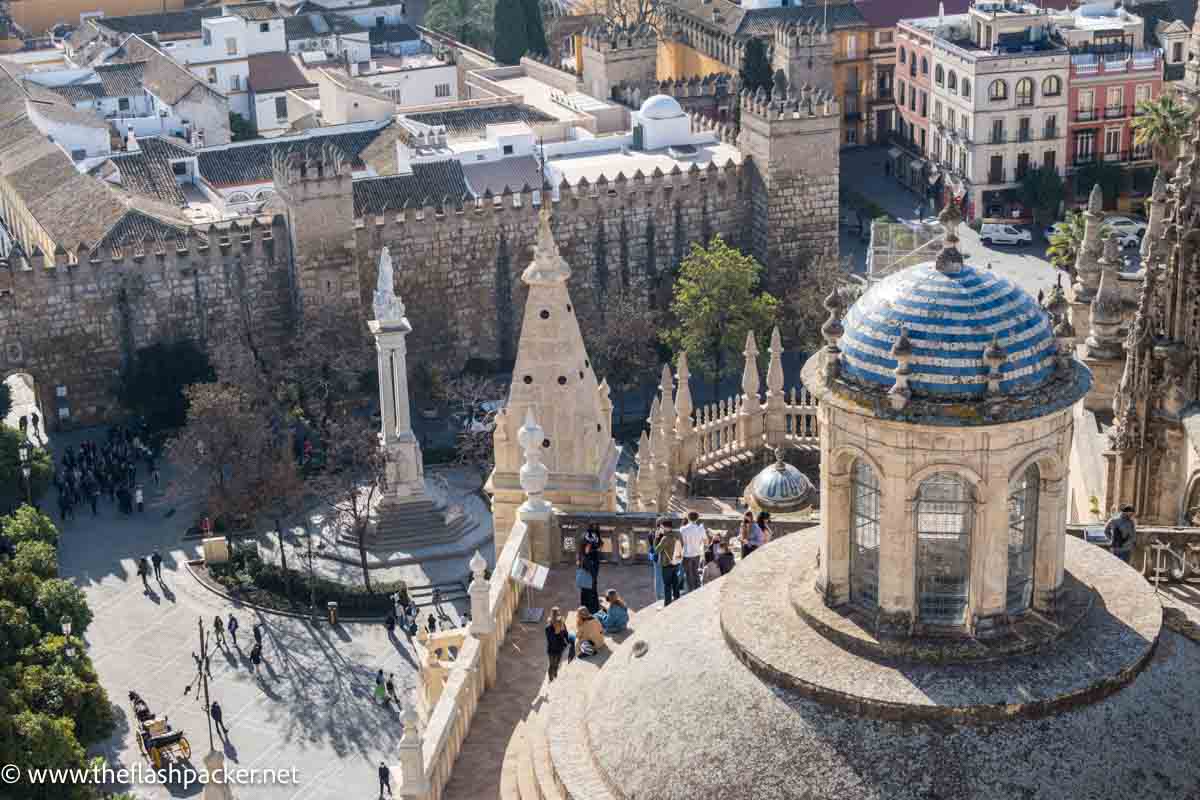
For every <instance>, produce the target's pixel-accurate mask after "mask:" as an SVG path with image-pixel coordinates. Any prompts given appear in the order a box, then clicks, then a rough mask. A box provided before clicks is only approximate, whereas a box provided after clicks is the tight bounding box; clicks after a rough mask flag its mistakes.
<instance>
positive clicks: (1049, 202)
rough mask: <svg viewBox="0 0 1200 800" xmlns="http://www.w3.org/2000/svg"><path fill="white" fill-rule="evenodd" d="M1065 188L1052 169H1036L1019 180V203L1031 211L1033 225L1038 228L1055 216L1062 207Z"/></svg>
mask: <svg viewBox="0 0 1200 800" xmlns="http://www.w3.org/2000/svg"><path fill="white" fill-rule="evenodd" d="M1065 194H1066V187H1065V186H1064V184H1063V179H1062V178H1061V177H1059V174H1058V171H1057V170H1055V169H1054V168H1053V167H1038V168H1036V169H1031V170H1029V171H1028V172H1026V173H1025V177H1023V178H1021V202H1022V203H1024V204H1025V207H1026V208H1030V209H1033V218H1034V222H1035V224H1036V225H1037V226H1038V227H1039V228H1040V227H1042V226H1044V225H1046V224H1047V223H1049V222H1050V221H1051V220H1053V219H1054V218H1055V217H1056V216H1058V208H1059V206H1061V205H1062V201H1063V197H1064V195H1065Z"/></svg>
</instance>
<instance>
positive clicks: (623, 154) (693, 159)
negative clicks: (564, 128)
mask: <svg viewBox="0 0 1200 800" xmlns="http://www.w3.org/2000/svg"><path fill="white" fill-rule="evenodd" d="M692 146H693V147H695V148H696V152H695V153H694V154H692V155H686V156H685V155H680V156H675V155H672V154H671V152H670V149H662V150H653V151H636V150H628V151H622V150H621V149H620V148H619V147H616V146H615V147H614V148H613V149H611V150H602V151H599V152H595V153H580V154H578V155H563V156H555V155H551V156H550V158H549V165H550V168H551V170H552V172H553V181H552V182H553V183H554V184H555V185H557V184H558V183H560V182H561V181H562V179H563V178H566V180H567V182H568V183H570V184H571V185H574V184H576V183H578V182H579V181H580V180H581V179H584V178H586V179H587V180H588V182H589V183H595V182H596V180H597V179H599V178H600V176H601V175H603V176H605V177H606V178H607V179H608V180H610V181H611V180H613V179H615V178H616V177H617V174H618V173H624V175H625V177H626V178H632V177H633V175H634V174H635V173H636V172H637V171H638V170H641V171H642V173H644V174H645V175H647V176H649V175H651V174H653V172H654V170H655V169H659V170H661V171H662V172H663V173H664V174H668V173H670V172H671V170H673V169H675V167H677V166H678V167H679V169H680V170H682V171H684V172H687V171H688V170H689V169H691V166H692V164H696V165H697V166H699V167H700V168H702V169H703V168H704V167H707V166H708V165H709V163H715V164H716V165H717V166H718V167H723V166H725V164H726V162H728V161H733V163H735V164H741V163H742V153H741V151H740V150H738V149H737V148H736V147H734V146H733V145H730V144H725V143H723V142H709V143H701V144H694V145H692Z"/></svg>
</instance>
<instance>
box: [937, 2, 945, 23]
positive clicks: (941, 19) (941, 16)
mask: <svg viewBox="0 0 1200 800" xmlns="http://www.w3.org/2000/svg"><path fill="white" fill-rule="evenodd" d="M945 24H946V4H945V3H943V2H939V3H938V27H939V28H940V27H942V26H943V25H945Z"/></svg>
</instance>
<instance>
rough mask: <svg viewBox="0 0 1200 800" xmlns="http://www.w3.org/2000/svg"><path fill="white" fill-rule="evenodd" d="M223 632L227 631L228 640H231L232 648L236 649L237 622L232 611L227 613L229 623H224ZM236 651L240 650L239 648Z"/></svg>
mask: <svg viewBox="0 0 1200 800" xmlns="http://www.w3.org/2000/svg"><path fill="white" fill-rule="evenodd" d="M225 630H227V631H229V638H230V639H232V640H233V646H234V647H238V641H237V631H238V620H237V617H235V616H234V615H233V612H232V611H231V612H229V622H228V623H226V625H225ZM238 649H239V650H240V649H241V648H240V647H238Z"/></svg>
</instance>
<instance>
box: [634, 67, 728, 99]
mask: <svg viewBox="0 0 1200 800" xmlns="http://www.w3.org/2000/svg"><path fill="white" fill-rule="evenodd" d="M732 82H733V76H732V75H730V74H729V73H727V72H712V73H709V74H708V75H703V76H696V77H692V78H676V79H674V80H625V81H620V82H619V83H617V84H616V85H615V86H614V87H613V94H614V96H615V99H616V100H617V102H619V103H621V104H622V105H625V106H628V107H629V108H638V107H639V106H640V105H641V103H642V101H643V100H645V99H646V98H647V97H650V96H652V95H656V94H665V95H668V96H670V97H674V98H675V99H676V100H688V99H694V98H713V99H716V98H720V97H723V96H725V95H726V94H727V93H728V92H729V90H730V86H731V84H732Z"/></svg>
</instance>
